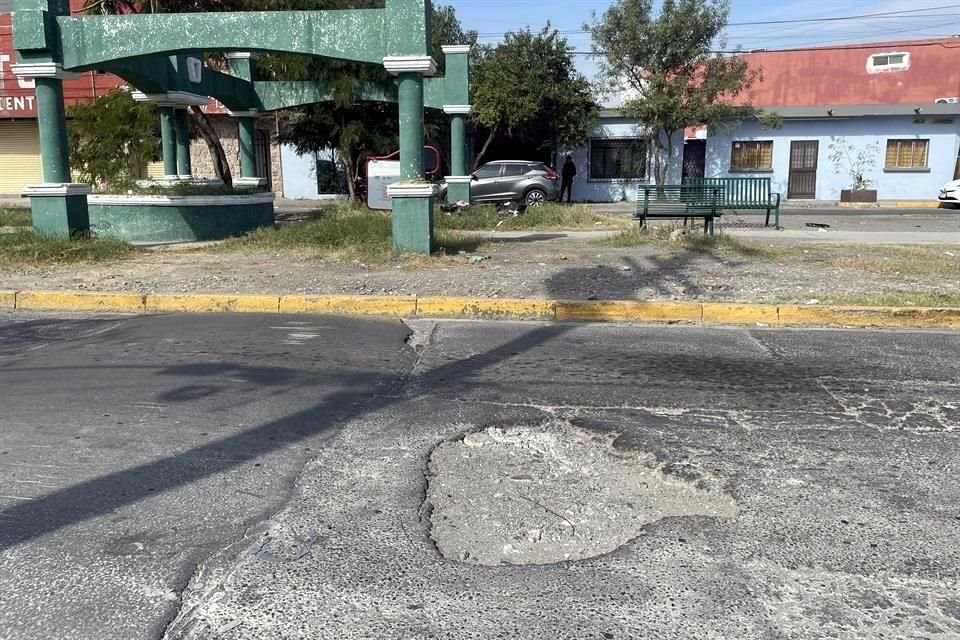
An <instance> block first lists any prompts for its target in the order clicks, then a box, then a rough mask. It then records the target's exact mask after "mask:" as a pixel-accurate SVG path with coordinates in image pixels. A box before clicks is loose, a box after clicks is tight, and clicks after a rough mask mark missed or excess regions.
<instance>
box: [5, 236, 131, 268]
mask: <svg viewBox="0 0 960 640" xmlns="http://www.w3.org/2000/svg"><path fill="white" fill-rule="evenodd" d="M134 252H135V249H134V248H133V247H132V246H130V245H129V244H127V243H125V242H121V241H120V240H106V239H104V240H96V239H92V238H75V239H71V240H61V239H57V238H47V237H44V236H42V235H39V234H36V233H34V232H33V231H32V230H30V229H22V230H19V231H16V232H14V233H3V234H0V267H7V266H18V265H50V264H72V263H77V262H102V261H110V260H119V259H121V258H125V257H129V256H130V255H132V254H133V253H134Z"/></svg>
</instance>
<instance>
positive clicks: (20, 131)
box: [0, 120, 43, 195]
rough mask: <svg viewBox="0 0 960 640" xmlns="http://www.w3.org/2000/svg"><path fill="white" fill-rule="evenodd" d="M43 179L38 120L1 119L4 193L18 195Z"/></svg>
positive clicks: (0, 184)
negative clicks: (10, 120)
mask: <svg viewBox="0 0 960 640" xmlns="http://www.w3.org/2000/svg"><path fill="white" fill-rule="evenodd" d="M41 182H43V175H42V171H41V167H40V138H39V134H38V133H37V121H36V120H21V121H14V122H0V193H4V194H17V195H19V194H20V192H21V191H23V187H24V186H25V185H28V184H39V183H41Z"/></svg>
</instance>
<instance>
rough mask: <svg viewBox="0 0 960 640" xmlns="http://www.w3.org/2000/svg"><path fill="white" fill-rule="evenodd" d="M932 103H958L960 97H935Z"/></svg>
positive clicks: (959, 102)
mask: <svg viewBox="0 0 960 640" xmlns="http://www.w3.org/2000/svg"><path fill="white" fill-rule="evenodd" d="M933 103H934V104H960V98H957V97H953V98H937V99H936V100H934V101H933Z"/></svg>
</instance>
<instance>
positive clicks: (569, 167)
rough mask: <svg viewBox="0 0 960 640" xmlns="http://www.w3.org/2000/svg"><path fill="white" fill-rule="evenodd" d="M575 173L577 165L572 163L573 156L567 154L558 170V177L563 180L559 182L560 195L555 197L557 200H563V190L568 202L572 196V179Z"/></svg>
mask: <svg viewBox="0 0 960 640" xmlns="http://www.w3.org/2000/svg"><path fill="white" fill-rule="evenodd" d="M576 175H577V165H575V164H573V156H571V155H569V154H568V155H567V160H566V162H564V163H563V170H562V171H561V172H560V177H561V178H562V179H563V181H562V182H561V183H560V197H559V198H558V199H557V202H563V192H564V191H566V192H567V204H570V199H571V198H572V197H573V179H574V177H576Z"/></svg>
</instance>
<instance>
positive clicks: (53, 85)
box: [36, 77, 70, 184]
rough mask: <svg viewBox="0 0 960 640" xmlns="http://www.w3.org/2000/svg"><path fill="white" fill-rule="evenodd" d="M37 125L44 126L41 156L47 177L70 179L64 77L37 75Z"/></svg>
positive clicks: (48, 179)
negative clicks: (64, 106)
mask: <svg viewBox="0 0 960 640" xmlns="http://www.w3.org/2000/svg"><path fill="white" fill-rule="evenodd" d="M36 82H37V89H36V91H37V125H38V126H39V128H40V156H41V159H42V164H43V181H44V182H47V183H61V184H63V183H69V182H70V156H69V151H68V147H67V118H66V115H65V113H64V109H63V81H61V80H59V79H57V78H42V77H41V78H37V79H36Z"/></svg>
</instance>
